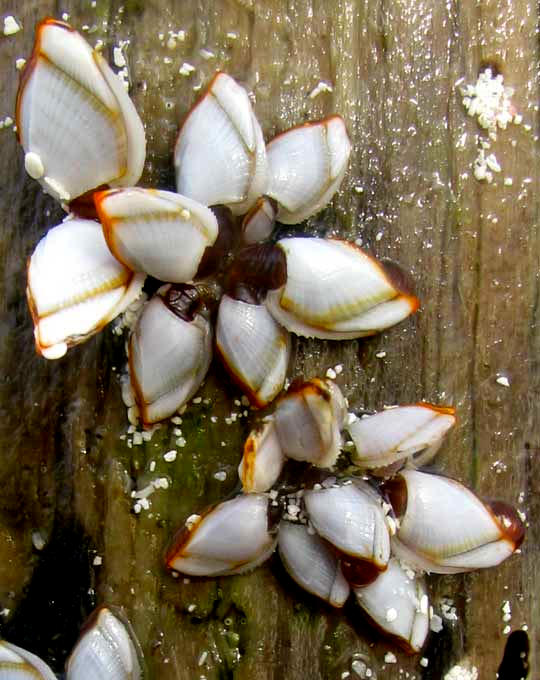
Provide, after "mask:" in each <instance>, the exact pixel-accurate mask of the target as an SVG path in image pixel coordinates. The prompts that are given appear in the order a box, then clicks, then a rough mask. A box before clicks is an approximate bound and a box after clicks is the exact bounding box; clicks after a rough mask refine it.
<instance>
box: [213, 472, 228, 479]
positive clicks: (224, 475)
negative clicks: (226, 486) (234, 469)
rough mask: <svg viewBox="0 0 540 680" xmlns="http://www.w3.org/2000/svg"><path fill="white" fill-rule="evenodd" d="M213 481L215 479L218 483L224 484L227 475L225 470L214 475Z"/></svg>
mask: <svg viewBox="0 0 540 680" xmlns="http://www.w3.org/2000/svg"><path fill="white" fill-rule="evenodd" d="M214 479H217V480H218V482H224V481H225V480H226V479H227V473H226V472H225V470H219V472H216V473H215V475H214Z"/></svg>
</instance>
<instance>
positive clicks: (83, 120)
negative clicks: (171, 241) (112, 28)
mask: <svg viewBox="0 0 540 680" xmlns="http://www.w3.org/2000/svg"><path fill="white" fill-rule="evenodd" d="M16 108H17V111H16V119H17V134H18V136H19V141H20V143H21V144H22V146H23V148H24V150H25V152H26V156H25V167H26V170H27V172H28V174H29V175H30V176H31V177H33V178H34V179H37V180H38V181H39V182H40V184H41V185H42V186H43V188H44V189H45V191H47V192H48V193H50V194H51V195H52V196H54V197H55V198H57V199H58V200H59V201H61V202H63V203H68V202H70V201H71V200H73V199H75V198H77V197H78V196H80V195H81V194H84V193H85V192H87V191H90V190H92V189H95V188H96V187H98V186H101V185H110V186H129V185H132V184H135V183H136V182H137V181H138V180H139V178H140V176H141V173H142V169H143V165H144V159H145V153H146V141H145V135H144V128H143V125H142V123H141V120H140V118H139V116H138V114H137V112H136V110H135V107H134V106H133V104H132V102H131V100H130V98H129V96H128V95H127V93H126V91H125V89H124V87H123V85H122V83H121V81H120V79H119V78H118V76H116V75H115V74H114V73H113V72H112V71H111V69H110V68H109V66H108V64H107V62H106V61H105V60H104V58H103V57H102V56H101V55H100V54H99V52H97V51H96V50H93V49H92V48H91V47H90V45H88V43H87V42H86V41H85V40H84V38H83V37H82V36H81V35H80V34H79V33H77V31H75V30H74V29H73V28H71V26H69V25H68V24H65V23H63V22H61V21H57V20H55V19H50V18H49V19H44V20H43V21H41V22H40V23H39V24H38V27H37V29H36V38H35V43H34V49H33V52H32V56H31V58H30V59H29V61H28V62H27V64H26V67H25V70H24V73H23V75H22V78H21V84H20V87H19V91H18V94H17V107H16Z"/></svg>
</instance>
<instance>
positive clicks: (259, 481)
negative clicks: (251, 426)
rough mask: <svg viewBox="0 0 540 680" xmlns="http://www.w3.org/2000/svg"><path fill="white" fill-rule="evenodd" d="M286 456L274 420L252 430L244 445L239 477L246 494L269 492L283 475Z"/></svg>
mask: <svg viewBox="0 0 540 680" xmlns="http://www.w3.org/2000/svg"><path fill="white" fill-rule="evenodd" d="M284 463H285V456H284V455H283V451H282V450H281V446H280V443H279V439H278V437H277V433H276V426H275V424H274V421H273V420H269V421H267V422H266V423H264V425H263V426H262V427H260V428H257V429H255V430H252V431H251V432H250V434H249V437H248V438H247V439H246V443H245V444H244V455H243V456H242V460H241V461H240V465H239V466H238V476H239V477H240V481H241V482H242V491H243V492H244V493H261V492H263V491H268V489H270V487H271V486H273V484H275V483H276V482H277V480H278V478H279V475H280V474H281V470H282V469H283V465H284Z"/></svg>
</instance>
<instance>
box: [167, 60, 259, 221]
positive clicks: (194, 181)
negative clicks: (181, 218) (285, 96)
mask: <svg viewBox="0 0 540 680" xmlns="http://www.w3.org/2000/svg"><path fill="white" fill-rule="evenodd" d="M174 163H175V166H176V186H177V189H178V193H180V194H183V195H184V196H189V197H190V198H193V199H194V200H196V201H199V202H200V203H202V204H204V205H218V204H224V205H227V206H228V207H229V208H230V209H231V210H232V212H233V213H234V214H235V215H242V214H244V213H246V212H247V211H248V210H249V209H250V208H251V206H252V205H253V204H254V203H255V201H256V200H257V199H258V198H259V197H260V196H261V195H262V194H263V193H264V190H265V188H266V181H267V160H266V148H265V144H264V139H263V135H262V130H261V126H260V125H259V123H258V121H257V119H256V118H255V115H254V113H253V111H252V108H251V103H250V101H249V97H248V95H247V92H246V91H245V90H244V89H243V88H242V87H241V86H240V85H238V83H236V82H235V81H234V79H233V78H231V77H230V76H228V75H226V74H225V73H217V74H216V76H215V77H214V78H213V80H212V81H211V83H210V85H209V86H208V89H207V91H206V93H205V94H204V95H203V97H202V98H201V99H200V100H199V101H198V102H197V103H196V104H195V106H194V107H193V108H192V110H191V111H190V113H189V114H188V116H187V118H186V120H185V121H184V124H183V126H182V128H181V129H180V133H179V135H178V139H177V142H176V147H175V152H174Z"/></svg>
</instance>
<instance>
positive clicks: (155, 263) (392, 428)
mask: <svg viewBox="0 0 540 680" xmlns="http://www.w3.org/2000/svg"><path fill="white" fill-rule="evenodd" d="M17 128H18V134H19V141H20V142H21V144H22V146H23V148H24V151H25V167H26V169H27V171H28V173H29V174H30V175H31V176H32V177H33V178H34V179H36V180H38V181H39V182H40V183H41V185H42V186H43V188H44V189H45V191H47V192H48V193H50V194H51V195H52V196H54V197H55V198H57V199H58V200H59V201H60V202H61V203H62V204H63V205H64V207H65V208H66V211H67V212H68V216H67V218H66V219H65V220H64V222H62V223H61V224H60V225H57V226H56V227H53V228H52V229H50V230H49V231H48V233H47V234H46V235H45V236H44V237H43V238H42V239H41V241H40V242H39V243H38V245H37V246H36V249H35V251H34V253H33V254H32V256H31V258H30V262H29V266H28V287H27V294H28V301H29V306H30V310H31V314H32V318H33V321H34V335H35V341H36V348H37V351H38V352H39V353H40V354H42V355H43V356H44V357H46V358H48V359H56V358H59V357H61V356H63V355H64V354H65V353H66V351H67V350H68V349H69V348H70V347H72V346H73V345H76V344H78V343H80V342H82V341H84V340H85V339H87V338H88V337H90V336H92V335H93V334H95V333H96V332H98V331H99V330H100V329H101V328H103V326H104V325H105V324H107V323H108V322H109V321H111V320H112V319H113V318H115V317H116V316H118V315H119V314H120V313H122V312H123V311H125V310H126V309H127V308H128V306H129V305H130V304H131V303H132V302H133V301H134V300H136V299H137V298H138V296H139V295H140V294H141V291H142V289H143V285H145V279H146V277H151V278H150V279H148V283H147V284H146V290H147V291H150V292H152V291H153V292H154V294H153V296H152V297H151V298H150V299H149V301H148V302H147V303H146V304H145V305H144V306H143V307H142V310H141V313H140V316H139V318H138V320H137V322H136V324H135V326H134V328H133V330H132V332H131V335H130V338H129V343H128V364H129V383H128V384H127V387H126V389H125V390H124V396H125V400H126V402H127V405H128V406H129V417H130V420H131V421H132V422H133V423H135V422H139V421H141V422H142V424H143V426H144V427H150V426H152V425H153V424H154V423H157V422H159V421H161V420H164V419H166V418H168V417H170V416H173V415H174V414H175V413H176V412H177V411H178V410H179V409H181V408H182V407H183V406H184V405H185V404H186V402H187V401H188V400H189V399H190V398H191V397H192V396H193V395H194V394H195V392H196V391H197V390H198V388H199V386H200V385H201V383H202V381H203V380H204V377H205V375H206V373H207V371H208V368H209V365H210V361H211V358H212V353H213V348H214V346H215V349H216V353H217V354H218V355H219V356H220V357H221V359H222V360H223V362H224V365H225V366H226V368H227V370H228V372H229V374H230V375H231V377H232V378H233V380H234V381H235V382H237V383H238V384H239V385H240V387H241V389H242V390H243V391H244V393H245V395H246V396H247V398H248V399H249V400H250V402H251V404H252V405H253V407H255V408H262V407H265V406H267V405H268V404H270V403H271V402H272V401H273V400H274V399H275V398H276V397H277V396H278V394H279V393H280V392H281V391H282V389H283V386H284V383H285V379H286V375H287V367H288V362H289V353H290V344H291V341H290V335H289V334H290V333H294V334H297V335H301V336H307V337H315V338H321V339H331V340H341V339H350V338H359V337H363V336H367V335H371V334H373V333H376V332H379V331H381V330H384V329H385V328H388V327H389V326H392V325H394V324H395V323H398V322H400V321H402V320H403V319H405V318H406V317H407V316H408V315H409V314H411V313H413V312H415V311H416V309H417V308H418V305H419V301H418V300H417V298H416V297H415V295H414V293H413V291H412V287H411V285H410V283H409V281H408V277H407V276H406V274H405V273H404V272H403V271H402V270H401V269H400V268H399V267H398V266H397V265H396V264H394V263H390V262H379V261H377V260H375V259H374V258H373V257H372V256H370V255H368V254H367V253H365V252H363V251H362V250H360V248H358V247H357V246H356V245H355V244H352V243H349V242H347V241H343V240H339V239H323V238H312V237H309V238H308V237H294V238H282V239H278V240H275V241H273V240H272V239H271V237H272V234H273V231H274V223H275V221H276V220H277V221H279V222H282V223H285V224H296V223H298V222H301V221H303V220H304V219H306V218H307V217H309V216H310V215H313V214H315V213H316V212H318V211H319V210H321V209H322V208H323V207H324V206H325V205H326V204H327V203H328V202H329V201H330V200H331V199H332V197H333V195H334V193H335V192H336V190H337V189H338V188H339V185H340V183H341V181H342V179H343V176H344V174H345V172H346V169H347V163H348V159H349V154H350V150H351V146H350V142H349V139H348V136H347V131H346V127H345V124H344V122H343V120H342V119H341V117H339V116H337V115H334V116H331V117H329V118H327V119H325V120H322V121H317V122H313V123H308V124H306V125H301V126H298V127H296V128H293V129H291V130H289V131H286V132H284V133H282V134H281V135H278V136H277V137H276V138H275V139H274V140H272V141H271V142H270V143H269V144H265V141H264V137H263V133H262V130H261V127H260V125H259V123H258V121H257V119H256V117H255V115H254V113H253V110H252V107H251V103H250V101H249V97H248V95H247V93H246V92H245V90H244V89H243V88H242V87H241V86H240V85H238V84H237V83H236V82H235V81H234V80H233V79H232V78H231V77H229V76H227V75H226V74H224V73H217V74H216V75H215V77H214V78H213V80H212V81H211V82H210V84H209V86H208V88H207V90H206V91H205V93H204V95H203V96H202V97H201V98H200V99H199V101H198V102H197V103H196V104H195V106H194V107H193V108H192V110H191V111H190V113H189V114H188V116H187V118H186V120H185V121H184V123H183V125H182V127H181V129H180V133H179V135H178V140H177V143H176V148H175V168H176V178H177V193H174V192H170V191H164V190H160V189H145V188H140V187H136V186H135V184H136V183H137V182H138V180H139V178H140V176H141V173H142V169H143V165H144V159H145V135H144V128H143V125H142V123H141V121H140V119H139V117H138V115H137V112H136V111H135V109H134V107H133V104H132V103H131V101H130V99H129V97H128V96H127V94H126V92H125V91H124V89H123V87H122V85H121V84H120V82H119V81H118V79H117V77H116V76H115V75H114V74H113V72H112V71H111V70H110V68H109V66H108V65H107V64H106V62H105V61H104V60H103V58H102V57H101V56H100V55H99V54H98V53H96V52H95V51H93V50H92V49H91V48H90V46H89V45H88V44H87V43H86V42H85V41H84V39H83V38H82V37H81V36H80V35H79V34H78V33H77V32H76V31H74V30H73V29H72V28H71V27H69V26H68V25H67V24H64V23H62V22H58V21H55V20H53V19H46V20H44V21H43V22H41V23H40V24H39V25H38V28H37V32H36V41H35V46H34V51H33V54H32V58H31V59H30V60H29V62H28V66H27V68H26V70H25V72H24V74H23V77H22V80H21V87H20V89H19V93H18V98H17ZM74 141H76V143H74ZM81 157H84V158H85V163H84V164H82V163H80V158H81ZM214 317H217V321H216V323H215V324H214V323H213V319H214ZM214 325H215V342H214V330H213V328H214ZM454 422H455V415H454V410H453V409H452V408H451V407H446V406H435V405H431V404H425V403H421V404H413V405H406V406H402V407H398V408H395V409H391V410H388V411H384V412H382V413H379V414H375V415H371V416H369V417H367V418H357V417H356V416H355V414H351V413H348V412H347V403H346V400H345V399H344V397H343V395H342V393H341V391H340V389H339V388H338V387H337V385H336V384H335V383H334V382H333V381H331V380H328V379H323V378H313V379H311V380H308V381H306V382H302V381H301V380H296V381H293V383H292V384H291V385H290V387H289V389H288V391H287V392H286V394H284V395H282V396H281V397H280V398H279V399H278V400H277V404H276V407H275V410H274V412H273V413H272V414H271V415H270V416H268V417H267V418H266V419H265V422H264V423H263V424H262V425H261V426H259V427H257V428H255V429H254V430H253V432H252V433H251V434H250V436H249V437H248V439H247V441H246V444H245V447H244V455H243V458H242V461H241V463H240V466H239V477H240V480H241V483H242V487H243V493H242V494H240V495H238V496H236V497H234V498H232V499H229V500H226V501H224V502H223V503H220V504H219V505H217V506H215V507H213V508H211V509H208V510H206V511H204V512H201V514H194V515H191V516H190V518H189V522H188V523H187V524H186V526H184V527H182V528H181V530H180V531H179V532H178V534H177V535H176V536H175V537H174V538H173V540H172V542H171V545H170V547H169V550H168V553H167V560H166V561H167V566H168V567H169V568H170V569H172V570H174V571H176V572H181V573H184V574H189V575H193V576H203V577H208V576H218V575H219V576H221V575H226V574H234V573H240V572H242V571H245V570H247V569H253V568H254V567H256V566H257V565H259V564H261V563H262V562H263V561H264V560H265V559H267V558H268V557H269V556H270V555H271V554H272V553H273V552H274V550H275V549H276V547H277V548H278V550H279V554H280V556H281V559H282V561H283V563H284V565H285V568H286V569H287V571H288V572H289V573H290V574H291V576H292V578H294V579H295V580H296V581H297V582H298V583H299V584H300V585H301V586H303V587H304V588H306V590H308V591H309V592H311V593H313V594H315V595H317V596H318V597H320V598H322V599H324V600H325V601H327V602H329V603H330V604H331V605H333V606H335V607H341V606H343V605H344V603H345V601H346V600H347V599H348V597H349V594H350V592H351V590H352V591H353V592H354V595H355V597H356V600H357V601H358V603H359V605H360V606H361V607H362V608H363V610H364V611H365V612H366V614H367V616H368V617H369V618H370V619H371V620H372V621H373V622H374V623H375V624H376V625H377V627H378V628H380V629H381V630H382V631H384V632H385V633H386V634H388V635H390V636H391V637H393V638H394V639H395V640H396V641H397V642H398V644H399V645H401V646H402V647H403V648H405V649H406V650H407V651H408V652H413V653H414V652H417V651H419V650H420V649H421V647H422V645H423V644H424V641H425V639H426V636H427V633H428V629H429V600H428V594H427V589H426V585H425V583H424V581H423V579H422V578H421V577H420V576H417V574H416V572H422V571H427V572H429V571H434V572H440V573H455V572H460V571H467V570H470V569H476V568H481V567H487V566H491V565H494V564H498V563H499V562H501V561H502V560H503V559H505V558H506V557H508V556H509V555H510V554H512V552H513V551H514V550H515V549H516V548H517V547H518V546H519V545H520V543H521V541H522V539H523V527H522V525H521V523H520V521H519V519H518V518H517V516H516V513H515V512H514V510H513V509H512V508H510V507H509V506H507V505H506V504H504V503H502V502H498V501H495V502H490V503H487V502H484V501H481V500H480V499H479V498H478V497H477V496H476V495H475V494H473V493H472V492H471V491H469V490H468V489H467V488H465V487H464V486H462V485H461V484H459V483H457V482H454V481H453V480H449V479H446V478H443V477H440V476H437V475H433V474H428V473H426V472H422V471H419V470H417V467H418V466H419V465H421V464H424V463H425V462H427V461H429V460H430V459H431V457H432V456H433V455H434V454H435V453H436V451H437V450H438V447H439V445H440V443H441V442H442V439H443V437H444V434H445V432H446V431H447V430H448V429H449V428H450V427H451V426H452V425H453V424H454ZM344 429H348V430H349V433H350V435H351V437H352V440H353V442H354V451H353V452H352V453H351V455H350V463H351V465H352V467H351V468H349V470H348V471H347V474H346V475H343V476H342V477H339V478H336V477H332V478H330V479H325V478H324V476H323V477H321V483H318V484H315V485H312V488H304V485H302V483H301V482H300V483H299V484H298V490H297V492H296V494H295V503H291V502H290V495H288V493H285V492H283V491H282V490H281V489H280V487H279V478H280V474H281V472H282V469H283V466H284V465H285V464H286V461H287V459H293V460H296V461H302V462H304V463H306V464H311V465H313V466H315V467H318V468H321V469H323V470H325V469H331V468H333V467H334V466H335V465H336V462H337V460H338V457H339V456H340V454H341V451H342V431H343V430H344ZM404 466H405V467H404ZM366 472H369V474H370V476H369V477H366V476H365V473H366ZM276 508H277V509H278V510H282V512H281V513H280V517H278V518H277V519H275V521H273V522H271V521H269V516H270V514H273V515H274V516H275V513H270V510H272V509H276ZM88 636H94V637H95V638H96V640H97V642H96V645H97V647H96V649H98V652H96V654H97V656H96V659H97V660H96V664H98V665H99V664H103V667H105V665H106V661H107V659H108V657H107V655H108V654H112V659H113V661H115V662H119V660H121V662H122V663H118V664H117V665H118V669H117V671H115V672H116V675H114V674H113V675H111V674H110V673H109V674H107V673H105V675H103V672H102V671H101V670H100V671H99V673H101V675H99V677H107V678H113V677H114V678H115V680H116V679H117V678H118V679H124V678H136V677H139V675H140V673H141V671H140V668H139V665H138V661H137V654H136V652H135V646H136V645H135V642H134V639H133V637H132V635H131V634H130V633H128V632H126V629H125V628H124V627H123V624H122V623H121V622H120V621H119V620H118V619H117V618H116V617H115V616H114V615H112V614H111V613H110V612H109V611H108V610H101V613H98V615H97V617H96V618H95V619H94V623H93V624H92V625H91V626H90V628H89V631H87V632H86V633H85V634H84V635H83V637H82V638H81V642H80V643H79V645H78V647H77V648H76V650H75V652H74V656H72V660H71V661H70V662H69V664H68V678H72V679H77V680H80V678H82V677H98V676H97V675H96V676H94V675H92V676H87V675H84V667H85V665H86V666H87V664H88V663H90V661H88V660H87V657H85V656H84V654H88V655H90V654H91V653H94V652H93V651H92V652H90V651H85V650H92V649H94V647H92V643H91V642H89V637H88ZM111 641H112V642H111ZM81 650H83V651H81ZM111 650H112V651H111ZM115 650H116V651H115ZM118 650H120V651H118ZM2 654H3V655H4V657H5V658H6V659H7V660H6V661H3V660H2ZM115 654H116V656H115ZM81 655H82V658H83V659H84V661H83V662H80V658H81ZM2 663H14V664H19V665H20V666H25V665H30V667H31V669H30V671H28V673H29V674H30V675H29V677H34V675H32V673H33V672H34V670H32V668H33V669H35V672H36V673H38V675H39V673H41V675H39V677H42V678H48V677H49V676H48V675H47V672H46V671H44V670H40V669H39V668H38V666H37V665H36V664H35V663H34V665H33V666H32V664H33V661H32V659H31V658H29V657H28V656H25V655H24V654H23V652H22V651H21V650H17V649H16V648H12V647H10V646H9V645H8V644H7V643H5V644H4V645H3V646H0V670H1V669H2V668H3V667H2ZM92 663H94V661H93V660H92ZM18 670H19V669H18ZM25 670H26V669H25Z"/></svg>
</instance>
